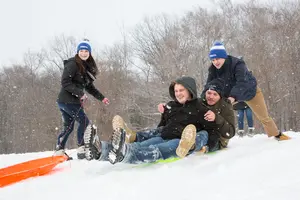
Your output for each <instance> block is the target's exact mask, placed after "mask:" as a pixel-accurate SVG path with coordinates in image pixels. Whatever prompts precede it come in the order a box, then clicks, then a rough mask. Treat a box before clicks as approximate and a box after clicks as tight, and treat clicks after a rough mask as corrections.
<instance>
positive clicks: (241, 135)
mask: <svg viewBox="0 0 300 200" xmlns="http://www.w3.org/2000/svg"><path fill="white" fill-rule="evenodd" d="M237 135H238V136H239V137H244V135H245V131H244V130H238V132H237Z"/></svg>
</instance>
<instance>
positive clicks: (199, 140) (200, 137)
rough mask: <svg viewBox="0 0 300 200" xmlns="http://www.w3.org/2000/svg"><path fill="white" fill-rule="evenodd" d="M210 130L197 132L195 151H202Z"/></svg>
mask: <svg viewBox="0 0 300 200" xmlns="http://www.w3.org/2000/svg"><path fill="white" fill-rule="evenodd" d="M207 141H208V132H207V131H205V130H202V131H199V132H197V133H196V143H195V149H194V151H200V150H201V148H202V147H203V146H205V145H206V144H207Z"/></svg>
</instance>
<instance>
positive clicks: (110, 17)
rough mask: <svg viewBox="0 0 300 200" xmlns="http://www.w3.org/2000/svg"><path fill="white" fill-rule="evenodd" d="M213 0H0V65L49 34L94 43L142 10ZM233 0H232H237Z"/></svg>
mask: <svg viewBox="0 0 300 200" xmlns="http://www.w3.org/2000/svg"><path fill="white" fill-rule="evenodd" d="M211 1H212V0H8V1H4V0H1V7H0V24H1V31H0V34H1V37H0V44H1V48H0V55H1V56H0V66H3V65H9V64H11V63H18V62H20V61H22V57H23V54H24V53H25V52H27V51H28V50H29V49H30V50H32V51H38V50H40V49H41V48H42V47H47V44H48V42H49V40H51V39H53V38H54V36H59V35H61V34H64V35H66V36H70V35H72V36H75V37H76V38H83V37H87V38H89V39H90V40H91V43H92V44H96V45H97V47H101V45H110V44H112V43H113V42H116V41H118V40H120V38H121V35H120V30H121V28H122V26H123V24H124V25H125V27H127V28H130V27H133V26H134V25H135V24H137V23H138V22H141V21H142V19H143V18H144V17H145V16H149V17H151V16H154V15H158V14H161V13H167V14H171V15H172V14H174V15H177V16H180V15H182V14H183V13H185V12H186V11H190V10H192V9H193V8H195V7H197V6H201V7H211V3H210V2H211ZM236 1H237V0H236Z"/></svg>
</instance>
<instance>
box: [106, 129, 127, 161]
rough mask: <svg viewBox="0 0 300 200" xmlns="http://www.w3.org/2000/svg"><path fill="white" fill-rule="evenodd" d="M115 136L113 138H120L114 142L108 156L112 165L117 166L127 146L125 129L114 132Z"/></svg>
mask: <svg viewBox="0 0 300 200" xmlns="http://www.w3.org/2000/svg"><path fill="white" fill-rule="evenodd" d="M113 134H114V136H113V138H118V140H114V139H113V140H112V142H111V144H112V149H111V150H110V151H109V154H108V160H109V162H110V163H111V164H115V163H117V162H119V160H120V158H121V156H120V154H121V151H122V147H123V145H124V144H125V137H126V133H125V132H124V129H121V128H117V129H116V130H114V132H113ZM122 134H124V135H122Z"/></svg>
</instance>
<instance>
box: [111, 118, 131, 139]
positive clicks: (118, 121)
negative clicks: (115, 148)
mask: <svg viewBox="0 0 300 200" xmlns="http://www.w3.org/2000/svg"><path fill="white" fill-rule="evenodd" d="M112 127H113V130H116V129H118V128H121V129H123V130H125V131H126V139H125V142H126V143H133V142H134V141H135V138H136V132H134V131H132V130H131V129H130V128H128V126H127V125H126V123H125V122H124V120H123V118H122V117H121V116H120V115H115V116H114V118H113V120H112Z"/></svg>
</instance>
